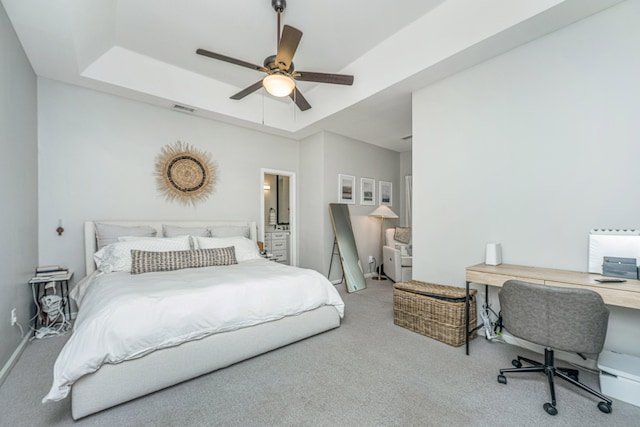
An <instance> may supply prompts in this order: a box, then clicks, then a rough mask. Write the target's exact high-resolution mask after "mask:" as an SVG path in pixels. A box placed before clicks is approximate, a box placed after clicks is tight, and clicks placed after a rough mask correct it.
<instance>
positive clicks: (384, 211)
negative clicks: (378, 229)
mask: <svg viewBox="0 0 640 427" xmlns="http://www.w3.org/2000/svg"><path fill="white" fill-rule="evenodd" d="M369 216H375V217H377V218H398V215H396V213H395V212H394V211H392V210H391V209H389V207H388V206H387V205H380V206H378V207H377V208H376V209H375V210H374V211H373V212H371V213H370V214H369Z"/></svg>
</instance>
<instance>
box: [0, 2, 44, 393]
mask: <svg viewBox="0 0 640 427" xmlns="http://www.w3.org/2000/svg"><path fill="white" fill-rule="evenodd" d="M0 52H2V55H1V56H0V147H1V148H2V155H0V200H2V209H0V224H2V225H3V233H2V235H3V238H2V245H0V271H2V280H1V281H0V295H2V297H1V298H0V369H2V367H3V366H5V365H6V364H7V362H8V361H10V359H11V356H12V354H13V353H14V351H15V350H16V349H17V348H18V347H19V344H20V342H21V337H20V330H19V329H18V327H17V326H10V322H9V320H10V318H11V317H10V312H11V309H12V308H14V307H15V308H17V309H18V310H17V315H18V321H19V322H20V323H21V324H22V326H23V327H24V328H25V329H26V330H25V333H28V320H29V317H30V315H29V307H30V301H31V292H30V290H29V286H27V285H26V282H27V281H28V280H29V278H31V276H32V275H33V272H34V269H35V267H36V264H37V262H38V232H37V228H38V222H37V221H38V188H37V176H38V161H37V159H38V156H37V134H36V111H37V110H36V99H37V98H36V76H35V74H34V72H33V70H32V69H31V65H29V62H28V60H27V57H26V56H25V54H24V51H23V50H22V47H21V46H20V43H19V41H18V39H17V37H16V35H15V33H14V31H13V27H12V26H11V23H10V22H9V20H8V18H7V15H6V12H5V10H4V7H3V6H2V5H1V4H0ZM1 380H2V378H0V381H1Z"/></svg>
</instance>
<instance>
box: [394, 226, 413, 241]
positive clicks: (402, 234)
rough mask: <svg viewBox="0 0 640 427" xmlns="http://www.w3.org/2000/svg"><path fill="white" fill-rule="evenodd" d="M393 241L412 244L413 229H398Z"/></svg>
mask: <svg viewBox="0 0 640 427" xmlns="http://www.w3.org/2000/svg"><path fill="white" fill-rule="evenodd" d="M393 239H394V240H395V241H397V242H400V243H411V227H396V233H395V234H394V235H393Z"/></svg>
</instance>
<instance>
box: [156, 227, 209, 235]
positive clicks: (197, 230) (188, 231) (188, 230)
mask: <svg viewBox="0 0 640 427" xmlns="http://www.w3.org/2000/svg"><path fill="white" fill-rule="evenodd" d="M162 234H163V235H164V237H176V236H189V235H191V236H202V237H211V231H209V229H208V228H207V227H180V226H177V225H169V224H162Z"/></svg>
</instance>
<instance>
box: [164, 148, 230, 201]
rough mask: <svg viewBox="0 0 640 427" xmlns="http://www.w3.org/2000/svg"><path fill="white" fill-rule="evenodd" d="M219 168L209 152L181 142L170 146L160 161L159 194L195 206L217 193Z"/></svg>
mask: <svg viewBox="0 0 640 427" xmlns="http://www.w3.org/2000/svg"><path fill="white" fill-rule="evenodd" d="M217 168H218V166H217V164H216V162H215V161H212V160H211V155H210V154H209V153H207V152H204V151H200V150H197V149H196V148H194V147H192V146H190V145H189V144H185V143H183V142H180V141H178V142H176V143H175V144H168V145H166V146H164V147H163V148H162V151H161V152H160V154H159V155H158V158H157V160H156V173H155V175H156V180H157V184H158V191H160V193H161V194H163V195H164V196H165V198H166V199H167V200H169V201H173V200H177V201H178V202H180V203H182V204H185V205H193V206H195V205H196V203H197V202H199V201H203V200H206V198H207V197H209V195H210V194H211V193H213V190H214V186H215V184H216V173H217Z"/></svg>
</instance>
